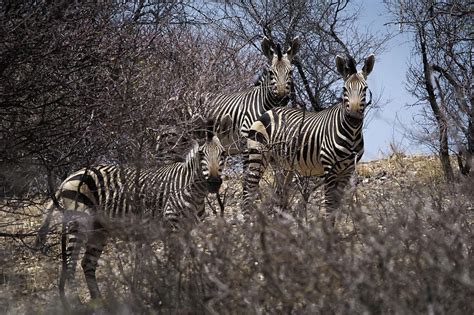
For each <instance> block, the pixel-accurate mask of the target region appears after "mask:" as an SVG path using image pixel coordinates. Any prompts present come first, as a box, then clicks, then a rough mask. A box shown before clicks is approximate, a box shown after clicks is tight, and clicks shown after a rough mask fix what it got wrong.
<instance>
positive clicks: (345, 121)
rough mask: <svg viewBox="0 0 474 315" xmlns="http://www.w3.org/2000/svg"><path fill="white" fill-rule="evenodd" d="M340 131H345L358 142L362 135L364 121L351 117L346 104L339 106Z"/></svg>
mask: <svg viewBox="0 0 474 315" xmlns="http://www.w3.org/2000/svg"><path fill="white" fill-rule="evenodd" d="M339 117H340V119H339V120H338V126H337V127H338V129H344V130H345V131H346V132H347V133H348V134H349V135H350V136H351V138H352V140H354V141H357V140H358V139H359V138H360V137H361V135H362V126H363V124H364V120H363V119H356V118H354V117H352V116H350V115H349V114H348V113H347V111H346V110H345V107H344V103H340V104H339Z"/></svg>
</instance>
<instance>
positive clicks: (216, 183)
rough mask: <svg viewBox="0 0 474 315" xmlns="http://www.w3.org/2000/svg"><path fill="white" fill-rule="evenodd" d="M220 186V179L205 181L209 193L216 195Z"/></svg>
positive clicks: (212, 178) (211, 178)
mask: <svg viewBox="0 0 474 315" xmlns="http://www.w3.org/2000/svg"><path fill="white" fill-rule="evenodd" d="M221 184H222V178H220V177H217V176H216V177H209V178H208V179H207V189H208V190H209V192H210V193H217V192H218V191H219V188H220V187H221Z"/></svg>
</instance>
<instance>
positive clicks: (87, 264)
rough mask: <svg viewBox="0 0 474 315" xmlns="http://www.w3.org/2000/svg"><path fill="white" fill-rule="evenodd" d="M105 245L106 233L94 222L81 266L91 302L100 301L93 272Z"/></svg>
mask: <svg viewBox="0 0 474 315" xmlns="http://www.w3.org/2000/svg"><path fill="white" fill-rule="evenodd" d="M106 243H107V231H106V230H105V228H104V227H103V226H102V225H100V224H99V223H98V222H94V226H93V230H92V231H90V232H89V233H88V240H87V243H86V251H85V253H84V257H83V258H82V262H81V266H82V270H83V271H84V276H85V279H86V283H87V287H88V289H89V293H90V296H91V299H92V300H96V299H100V298H101V294H100V290H99V286H98V284H97V278H96V275H95V271H96V269H97V264H98V261H99V258H100V255H101V254H102V251H103V250H104V247H105V245H106Z"/></svg>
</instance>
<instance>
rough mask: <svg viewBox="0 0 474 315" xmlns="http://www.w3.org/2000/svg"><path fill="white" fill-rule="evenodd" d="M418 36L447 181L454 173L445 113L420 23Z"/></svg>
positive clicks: (426, 86) (426, 85)
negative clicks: (442, 109)
mask: <svg viewBox="0 0 474 315" xmlns="http://www.w3.org/2000/svg"><path fill="white" fill-rule="evenodd" d="M418 36H419V38H420V48H421V57H422V61H423V74H424V79H425V80H424V81H425V82H424V83H425V88H426V92H427V93H428V101H429V104H430V106H431V110H432V111H433V114H434V117H435V118H436V122H437V123H438V133H439V137H438V140H439V159H440V161H441V167H442V168H443V172H444V177H445V178H446V180H447V181H448V182H451V181H453V179H454V173H453V168H452V167H451V163H450V161H449V144H448V123H447V120H446V116H445V114H444V113H443V112H442V111H441V110H440V107H439V105H438V102H437V100H436V95H435V92H434V87H433V82H432V79H431V75H432V71H431V66H430V64H429V63H428V56H427V52H426V40H425V30H424V26H423V25H420V26H419V29H418Z"/></svg>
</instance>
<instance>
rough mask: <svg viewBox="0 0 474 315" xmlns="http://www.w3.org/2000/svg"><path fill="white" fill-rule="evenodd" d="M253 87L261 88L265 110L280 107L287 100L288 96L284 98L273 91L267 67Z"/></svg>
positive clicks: (285, 103)
mask: <svg viewBox="0 0 474 315" xmlns="http://www.w3.org/2000/svg"><path fill="white" fill-rule="evenodd" d="M254 89H259V90H261V92H260V93H262V96H263V100H264V101H263V107H264V108H265V109H266V110H269V109H272V108H273V107H277V106H278V107H280V106H286V105H287V104H288V101H289V99H290V98H289V96H286V97H284V98H281V97H278V96H276V95H275V93H273V86H272V82H271V78H270V71H268V69H265V70H264V71H263V73H262V75H261V76H260V78H259V79H258V81H257V82H256V83H255V87H254Z"/></svg>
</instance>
